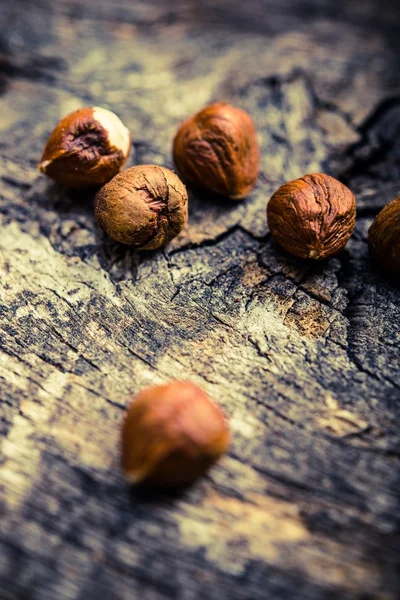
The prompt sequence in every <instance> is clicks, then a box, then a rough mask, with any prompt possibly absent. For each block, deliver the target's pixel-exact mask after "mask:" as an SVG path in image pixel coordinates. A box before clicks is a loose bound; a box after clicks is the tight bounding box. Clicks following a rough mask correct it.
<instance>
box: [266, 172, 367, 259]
mask: <svg viewBox="0 0 400 600" xmlns="http://www.w3.org/2000/svg"><path fill="white" fill-rule="evenodd" d="M355 219H356V200H355V197H354V195H353V193H352V192H351V191H350V190H349V188H347V187H346V186H345V185H343V184H342V183H340V181H338V180H337V179H334V178H333V177H330V176H329V175H324V174H321V173H317V174H313V175H305V176H304V177H301V178H300V179H296V180H295V181H290V182H288V183H285V184H284V185H282V186H281V187H280V188H279V189H278V190H277V191H276V192H275V194H274V195H273V196H272V198H271V199H270V201H269V203H268V206H267V220H268V227H269V229H270V231H271V233H272V235H273V237H274V239H275V240H276V241H277V242H278V244H280V245H281V246H282V247H283V248H284V249H285V250H287V251H288V252H290V253H291V254H294V256H298V257H299V258H311V259H315V260H322V259H324V258H328V257H329V256H333V255H334V254H336V253H337V252H340V250H342V249H343V248H344V247H345V245H346V243H347V241H348V239H349V238H350V236H351V233H352V231H353V229H354V225H355Z"/></svg>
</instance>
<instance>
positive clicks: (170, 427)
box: [121, 381, 230, 487]
mask: <svg viewBox="0 0 400 600" xmlns="http://www.w3.org/2000/svg"><path fill="white" fill-rule="evenodd" d="M229 438H230V435H229V430H228V427H227V424H226V422H225V419H224V416H223V414H222V412H221V410H220V409H219V408H218V407H217V406H216V405H215V404H213V402H212V401H211V400H210V398H209V397H208V396H207V394H205V392H203V390H201V389H200V388H199V387H198V386H197V385H195V384H194V383H191V382H188V381H172V382H170V383H168V384H165V385H157V386H154V387H150V388H147V389H145V390H143V391H142V392H140V393H139V394H138V395H137V396H136V398H135V399H134V401H133V402H132V404H131V405H130V407H129V408H128V411H127V414H126V418H125V421H124V423H123V427H122V458H121V464H122V469H123V472H124V475H125V478H126V480H127V481H128V482H129V483H130V484H139V483H147V484H150V485H156V486H165V487H171V486H178V485H187V484H189V483H192V482H193V481H195V480H196V479H197V478H198V477H200V476H201V475H203V474H204V473H205V471H206V470H207V469H208V468H209V467H210V466H211V465H212V464H213V463H214V462H215V461H216V460H217V459H218V458H219V457H220V456H221V455H222V454H224V452H226V450H227V448H228V445H229Z"/></svg>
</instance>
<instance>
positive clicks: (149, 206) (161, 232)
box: [95, 165, 188, 250]
mask: <svg viewBox="0 0 400 600" xmlns="http://www.w3.org/2000/svg"><path fill="white" fill-rule="evenodd" d="M95 213H96V219H97V221H98V222H99V224H100V225H101V227H102V228H103V229H104V230H105V232H106V233H107V234H108V235H109V236H110V237H111V238H112V239H113V240H116V241H117V242H121V243H122V244H128V245H130V246H133V247H135V248H137V249H139V250H155V249H156V248H160V246H163V245H164V244H166V243H168V242H169V241H171V240H172V239H173V238H174V237H176V236H177V235H178V233H180V231H181V230H182V229H183V227H184V226H185V225H186V223H187V220H188V197H187V192H186V188H185V186H184V185H183V183H182V182H181V181H180V179H179V177H177V176H176V175H175V173H173V172H172V171H170V170H169V169H166V168H165V167H158V166H156V165H139V166H137V167H131V168H130V169H127V170H126V171H123V172H122V173H119V174H118V175H116V177H114V179H112V180H111V181H110V182H109V183H108V184H107V185H105V186H104V187H103V188H102V189H101V190H100V191H99V192H98V193H97V195H96V200H95Z"/></svg>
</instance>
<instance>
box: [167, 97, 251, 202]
mask: <svg viewBox="0 0 400 600" xmlns="http://www.w3.org/2000/svg"><path fill="white" fill-rule="evenodd" d="M173 154H174V161H175V164H176V167H177V169H178V171H179V172H180V174H181V175H182V176H183V178H184V179H186V180H187V181H188V182H189V183H192V184H194V185H198V186H200V187H204V188H207V189H209V190H211V191H213V192H216V193H217V194H223V195H225V196H229V197H230V198H232V199H233V200H240V199H241V198H244V197H245V196H247V194H248V193H249V192H250V190H251V189H252V188H253V187H254V184H255V183H256V179H257V175H258V170H259V163H260V150H259V146H258V141H257V131H256V128H255V125H254V123H253V121H252V119H251V118H250V116H249V115H248V114H247V113H246V112H244V111H243V110H241V109H240V108H235V107H234V106H231V105H230V104H225V103H222V102H218V103H216V104H211V106H207V107H206V108H205V109H204V110H202V111H201V112H199V113H197V114H196V115H194V116H193V117H190V119H187V120H186V121H184V123H182V125H181V126H180V128H179V130H178V132H177V134H176V136H175V140H174V144H173Z"/></svg>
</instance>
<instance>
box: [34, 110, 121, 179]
mask: <svg viewBox="0 0 400 600" xmlns="http://www.w3.org/2000/svg"><path fill="white" fill-rule="evenodd" d="M130 148H131V136H130V133H129V131H128V129H127V128H126V127H125V125H124V124H123V123H122V121H121V120H120V119H119V117H117V115H116V114H114V113H113V112H111V111H109V110H107V109H105V108H99V107H97V106H95V107H91V108H82V109H80V110H77V111H75V112H73V113H71V114H70V115H67V116H66V117H64V118H63V119H62V120H61V121H60V122H59V123H58V124H57V125H56V127H55V129H54V130H53V132H52V133H51V135H50V137H49V139H48V141H47V143H46V145H45V147H44V150H43V154H42V157H41V159H40V163H39V170H40V171H41V172H42V173H44V174H45V175H48V176H49V177H51V178H52V179H54V181H56V182H57V183H61V184H62V185H66V186H68V187H73V188H84V187H91V186H99V185H103V184H104V183H107V182H108V181H110V179H112V178H113V177H114V175H116V174H117V173H119V172H120V171H121V169H122V167H123V166H124V164H125V162H126V161H127V159H128V156H129V152H130Z"/></svg>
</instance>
